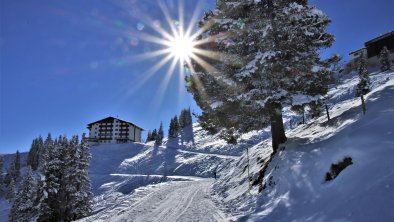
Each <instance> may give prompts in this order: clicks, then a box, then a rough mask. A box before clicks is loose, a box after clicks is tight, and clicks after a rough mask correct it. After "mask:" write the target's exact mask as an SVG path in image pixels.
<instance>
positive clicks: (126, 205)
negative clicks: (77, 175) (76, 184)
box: [80, 179, 226, 222]
mask: <svg viewBox="0 0 394 222" xmlns="http://www.w3.org/2000/svg"><path fill="white" fill-rule="evenodd" d="M212 182H213V181H212V179H203V180H197V181H184V182H169V183H160V184H157V185H149V186H146V187H144V188H141V189H138V190H136V191H135V192H134V193H132V194H131V195H126V196H123V197H121V198H120V199H118V200H117V205H115V206H112V207H106V208H105V209H103V210H102V211H100V212H99V213H97V214H95V215H93V216H91V217H88V218H85V219H83V220H80V221H136V222H137V221H226V217H225V215H224V214H222V213H221V211H220V210H219V209H218V208H217V207H216V204H215V203H214V202H213V201H212V200H211V199H210V198H209V197H210V193H209V192H210V186H211V184H212Z"/></svg>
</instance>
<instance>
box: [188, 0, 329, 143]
mask: <svg viewBox="0 0 394 222" xmlns="http://www.w3.org/2000/svg"><path fill="white" fill-rule="evenodd" d="M329 23H330V19H329V18H328V17H327V16H326V15H325V14H324V13H322V12H321V11H319V10H317V9H316V8H315V7H313V6H311V5H309V4H308V2H307V1H306V0H293V1H290V0H275V1H273V0H263V1H241V0H238V1H234V0H222V1H221V2H220V4H217V7H216V10H215V11H213V12H208V13H206V14H205V15H204V18H203V20H202V21H201V22H200V23H199V25H200V28H201V30H202V32H203V34H202V35H201V36H204V38H206V39H212V40H213V41H210V42H208V43H207V44H202V45H200V46H199V47H200V49H201V50H203V51H204V50H205V51H206V52H207V53H208V55H207V56H206V57H204V58H203V59H205V63H206V64H209V66H207V65H205V64H204V63H201V62H198V61H193V63H192V69H193V70H194V71H193V73H192V75H191V76H190V77H188V78H187V82H188V91H189V92H191V93H192V94H193V97H194V99H195V100H196V102H197V105H199V107H200V108H201V109H202V111H203V112H202V115H201V116H200V117H199V122H200V123H201V122H203V123H202V124H201V125H202V126H203V127H207V128H219V129H223V128H225V129H231V128H236V129H237V130H240V131H249V130H253V129H261V127H263V126H266V125H267V124H271V134H272V146H273V149H274V151H276V150H277V148H278V147H279V144H280V143H283V142H285V141H286V136H285V132H284V126H283V119H282V108H283V106H292V105H293V103H298V102H299V101H297V98H300V97H302V98H304V100H303V101H304V102H305V103H309V102H311V101H314V100H318V99H320V98H321V96H322V95H324V94H325V93H327V91H328V83H329V82H330V81H331V80H332V72H331V71H330V69H329V68H330V66H331V64H332V62H333V61H334V59H333V58H331V59H328V60H325V61H321V60H320V57H319V54H318V52H319V50H320V49H322V48H326V47H329V46H331V44H332V42H333V41H334V37H333V36H332V35H330V34H328V33H326V31H325V30H326V28H327V26H328V24H329ZM201 38H202V37H201ZM180 122H181V121H180Z"/></svg>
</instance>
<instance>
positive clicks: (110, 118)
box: [88, 116, 144, 130]
mask: <svg viewBox="0 0 394 222" xmlns="http://www.w3.org/2000/svg"><path fill="white" fill-rule="evenodd" d="M114 119H117V120H120V121H122V122H126V123H129V124H131V125H133V126H134V127H136V128H138V129H140V130H144V129H143V128H142V127H139V126H137V125H135V124H134V123H132V122H129V121H126V120H123V119H119V118H115V117H112V116H109V117H106V118H104V119H100V120H97V121H95V122H92V123H89V124H88V129H90V128H91V127H92V125H93V124H95V123H99V122H103V121H105V120H114Z"/></svg>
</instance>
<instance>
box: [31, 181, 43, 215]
mask: <svg viewBox="0 0 394 222" xmlns="http://www.w3.org/2000/svg"><path fill="white" fill-rule="evenodd" d="M44 182H45V181H43V180H42V179H41V177H38V179H37V185H36V189H35V193H34V201H33V206H34V209H33V212H34V215H36V216H37V215H38V213H39V211H40V208H41V203H43V201H44Z"/></svg>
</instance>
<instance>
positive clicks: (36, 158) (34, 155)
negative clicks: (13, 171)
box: [27, 136, 44, 170]
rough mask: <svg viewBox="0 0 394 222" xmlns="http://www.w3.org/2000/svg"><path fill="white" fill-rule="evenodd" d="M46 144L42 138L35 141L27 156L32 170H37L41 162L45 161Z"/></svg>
mask: <svg viewBox="0 0 394 222" xmlns="http://www.w3.org/2000/svg"><path fill="white" fill-rule="evenodd" d="M43 152H44V143H43V140H42V137H41V136H39V137H38V138H36V139H34V140H33V142H32V144H31V147H30V150H29V154H28V156H27V165H29V166H31V168H32V170H37V169H38V166H39V165H40V162H42V161H43Z"/></svg>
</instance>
